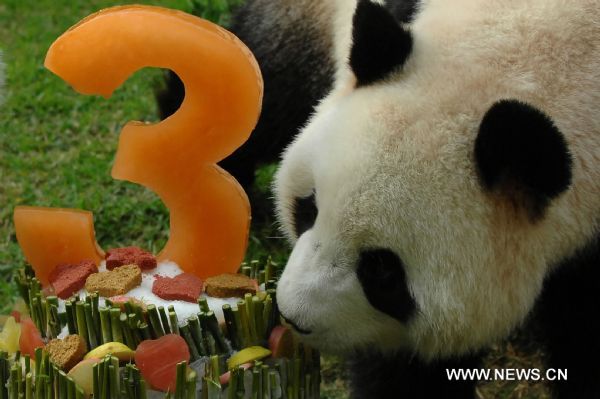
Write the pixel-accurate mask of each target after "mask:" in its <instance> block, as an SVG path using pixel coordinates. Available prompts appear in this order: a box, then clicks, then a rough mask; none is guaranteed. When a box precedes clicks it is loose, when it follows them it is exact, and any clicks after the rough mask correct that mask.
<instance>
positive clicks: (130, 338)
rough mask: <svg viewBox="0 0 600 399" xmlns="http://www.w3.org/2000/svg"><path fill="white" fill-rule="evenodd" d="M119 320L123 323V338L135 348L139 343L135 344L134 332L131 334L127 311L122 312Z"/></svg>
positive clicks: (128, 344) (126, 343)
mask: <svg viewBox="0 0 600 399" xmlns="http://www.w3.org/2000/svg"><path fill="white" fill-rule="evenodd" d="M119 322H120V324H121V330H122V331H123V340H124V343H125V345H127V346H128V347H130V348H132V349H133V348H135V347H136V346H137V345H136V344H135V339H134V338H133V334H131V329H130V328H129V319H128V317H127V315H126V314H125V313H121V314H120V315H119Z"/></svg>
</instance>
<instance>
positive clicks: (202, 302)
mask: <svg viewBox="0 0 600 399" xmlns="http://www.w3.org/2000/svg"><path fill="white" fill-rule="evenodd" d="M198 306H199V307H200V312H203V313H206V312H208V311H210V308H209V307H208V301H207V299H206V297H203V296H201V297H199V298H198Z"/></svg>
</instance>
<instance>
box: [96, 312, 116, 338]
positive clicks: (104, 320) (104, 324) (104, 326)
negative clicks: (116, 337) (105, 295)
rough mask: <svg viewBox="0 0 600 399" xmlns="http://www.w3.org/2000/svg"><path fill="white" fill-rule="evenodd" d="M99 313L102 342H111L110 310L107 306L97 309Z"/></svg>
mask: <svg viewBox="0 0 600 399" xmlns="http://www.w3.org/2000/svg"><path fill="white" fill-rule="evenodd" d="M98 312H99V315H100V330H101V331H102V343H107V342H113V339H112V331H111V325H110V310H109V309H107V308H101V309H98Z"/></svg>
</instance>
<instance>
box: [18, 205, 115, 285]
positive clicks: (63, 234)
mask: <svg viewBox="0 0 600 399" xmlns="http://www.w3.org/2000/svg"><path fill="white" fill-rule="evenodd" d="M14 222H15V230H16V233H17V241H18V242H19V246H20V247H21V250H22V251H23V255H25V259H26V260H27V262H29V263H30V264H31V266H32V267H33V270H34V271H35V275H36V277H37V278H38V280H40V282H41V283H42V285H47V284H48V276H49V275H50V273H51V272H52V270H54V268H55V267H56V266H58V265H61V264H66V263H79V262H81V261H82V260H91V261H93V262H94V263H95V264H96V265H98V264H100V261H101V260H102V259H104V253H103V252H102V249H100V247H99V246H98V244H97V243H96V237H95V233H94V219H93V216H92V213H91V212H87V211H80V210H77V209H61V208H43V207H29V206H18V207H16V208H15V211H14Z"/></svg>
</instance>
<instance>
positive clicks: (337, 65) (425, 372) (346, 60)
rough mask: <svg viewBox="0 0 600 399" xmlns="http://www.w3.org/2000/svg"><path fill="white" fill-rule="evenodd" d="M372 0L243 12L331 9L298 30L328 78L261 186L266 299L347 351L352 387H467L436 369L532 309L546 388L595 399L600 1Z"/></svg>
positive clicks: (308, 335) (429, 393)
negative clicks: (280, 261) (271, 269)
mask: <svg viewBox="0 0 600 399" xmlns="http://www.w3.org/2000/svg"><path fill="white" fill-rule="evenodd" d="M317 3H318V4H320V7H323V8H322V9H321V11H320V12H319V13H316V14H311V13H310V10H311V6H312V5H313V4H317ZM381 3H382V2H378V3H370V2H368V1H365V0H360V1H359V2H358V6H357V2H355V1H347V0H334V1H331V2H317V1H308V0H305V1H298V2H294V5H293V6H290V3H288V2H285V1H281V2H275V1H273V2H265V3H263V2H250V4H249V5H248V6H247V7H248V8H246V9H245V11H243V12H247V13H251V14H253V13H258V15H261V14H260V12H261V10H268V14H262V15H263V16H264V15H280V14H277V12H276V11H274V10H273V9H272V8H273V7H278V6H281V7H283V8H282V9H284V10H286V15H303V18H309V20H310V21H314V24H315V25H316V26H330V30H329V33H330V35H331V36H324V37H323V38H319V39H315V37H314V36H312V37H311V36H307V39H306V40H305V43H307V44H310V47H311V48H313V47H314V48H318V49H321V50H320V51H319V52H316V53H312V54H323V51H325V50H327V49H329V50H330V51H331V52H330V53H328V54H329V55H328V56H326V57H325V60H324V61H323V63H324V65H329V63H330V62H331V63H332V65H333V66H334V73H333V80H332V82H333V83H332V90H330V91H328V94H327V95H326V96H325V97H324V99H322V101H320V102H319V103H318V104H317V105H316V110H315V113H314V115H312V116H310V118H309V119H308V121H307V123H306V125H305V126H304V127H303V128H302V129H301V131H300V134H299V135H298V136H297V137H296V138H295V140H294V142H293V143H292V144H291V145H290V146H289V147H288V148H287V149H286V151H285V153H284V156H283V160H282V164H281V167H280V170H279V171H278V174H277V177H276V182H275V185H274V189H275V194H276V201H277V212H278V215H279V219H280V222H281V224H282V229H283V231H284V233H285V234H286V235H287V236H288V237H289V239H290V240H291V242H292V243H293V244H294V249H293V252H292V254H291V257H290V260H289V262H288V265H287V266H286V270H285V272H284V274H283V276H282V279H281V281H280V285H279V287H278V301H279V304H280V307H281V311H282V315H283V316H284V317H285V318H286V319H287V320H288V321H289V323H290V325H292V326H294V327H295V328H296V329H297V330H298V332H299V334H300V335H302V336H303V339H304V340H305V341H306V342H308V343H311V344H313V345H315V346H318V347H320V348H322V349H324V350H330V351H334V352H338V353H345V354H347V355H349V357H351V358H353V359H354V360H353V362H352V364H354V366H353V367H352V370H353V372H352V376H353V381H352V387H353V397H356V398H395V397H399V398H400V397H410V398H420V397H423V398H429V397H444V398H469V397H475V389H474V388H475V382H474V381H461V382H458V381H449V380H448V377H447V374H446V369H447V368H474V367H479V366H480V358H481V354H482V353H483V352H484V351H485V350H486V348H487V347H488V346H489V345H490V344H491V343H493V342H495V341H497V340H500V339H503V338H505V337H506V336H507V335H508V334H509V333H510V332H511V331H513V330H514V329H515V328H517V327H518V326H520V325H522V323H523V322H524V321H525V320H528V319H534V320H536V321H537V322H539V323H540V325H541V328H539V329H538V330H536V331H537V332H538V333H539V339H540V340H541V341H542V342H544V343H545V344H546V347H545V351H546V353H547V354H548V363H547V365H546V366H547V367H548V368H555V369H567V370H568V380H567V381H556V382H555V383H554V384H553V389H554V392H555V394H556V397H559V398H600V380H599V379H598V378H597V376H598V375H600V366H599V365H598V361H597V359H598V357H600V321H599V317H598V313H599V312H598V310H599V308H600V295H598V289H597V287H598V284H599V283H600V275H599V274H600V269H599V267H600V247H599V246H598V245H599V244H600V243H599V242H598V241H599V240H600V235H599V231H598V218H599V216H600V201H599V200H600V163H599V162H600V142H599V140H600V118H599V117H598V113H597V110H598V109H599V107H600V31H599V30H598V29H597V27H598V26H599V24H600V3H598V2H597V1H596V0H576V1H567V0H527V1H522V0H520V1H517V0H458V1H454V2H448V1H445V0H428V1H423V2H421V3H415V2H402V1H396V2H394V1H390V2H387V4H384V5H379V4H381ZM325 4H326V5H325ZM253 7H254V8H253ZM269 7H271V8H269ZM286 7H288V8H286ZM289 7H297V8H298V9H301V10H309V11H308V14H302V13H301V12H300V11H299V10H298V9H296V8H289ZM293 10H296V11H293ZM313 10H314V9H313ZM385 10H387V11H385ZM390 11H396V12H399V13H400V15H398V14H395V15H394V13H393V12H390ZM384 12H386V13H388V12H389V13H390V14H389V15H391V16H393V17H394V18H389V15H388V14H384ZM295 13H299V14H295ZM244 18H250V17H249V16H245V17H244ZM281 21H285V19H283V20H281ZM271 23H273V22H272V21H271ZM392 23H393V25H392ZM290 26H294V25H293V24H292V25H290ZM305 26H306V21H304V22H303V24H299V25H295V27H296V28H295V29H294V30H293V34H292V37H294V40H295V41H296V40H298V39H297V38H298V36H299V35H302V34H303V30H302V29H303V27H305ZM275 27H279V28H280V29H282V30H285V28H281V27H280V26H278V25H277V23H275ZM319 32H321V33H327V32H328V30H327V29H323V30H319ZM254 33H255V34H256V36H255V38H254V39H253V40H255V39H256V37H264V38H265V40H268V37H269V36H270V35H271V34H272V33H269V32H261V30H260V29H257V30H256V31H255V32H254ZM276 38H277V36H276ZM369 40H371V41H372V45H371V46H369ZM378 41H384V42H378ZM299 42H301V43H302V40H300V41H299ZM250 46H251V48H252V43H250ZM390 48H392V49H394V48H401V50H399V51H398V54H390V52H391V50H390ZM382 49H384V50H385V52H384V53H383V54H382V53H378V51H380V50H382ZM304 54H305V55H308V54H309V53H304ZM308 56H310V55H308ZM294 57H298V54H297V53H293V52H290V53H289V55H288V56H285V55H282V54H280V53H279V54H278V59H284V60H292V59H293V58H294ZM299 59H304V58H302V57H300V58H299ZM263 60H266V61H263V65H262V66H263V68H265V67H267V68H268V67H269V66H268V57H267V58H263ZM264 62H266V63H267V65H265V64H264ZM311 65H315V63H314V62H313V63H311ZM317 65H318V62H317ZM328 68H329V67H328ZM365 71H366V72H365ZM292 83H293V82H292ZM296 84H297V85H298V87H300V86H303V85H306V84H307V81H306V80H302V79H301V80H300V81H298V82H296ZM286 93H287V94H286ZM290 93H292V94H293V90H292V91H290V92H288V91H287V90H286V92H285V93H278V92H276V91H273V92H271V95H273V96H274V97H273V98H274V99H273V100H272V101H273V102H274V103H278V101H277V96H279V95H281V98H282V99H283V100H281V101H283V102H282V104H290V103H291V104H293V100H291V102H290V97H288V95H289V94H290ZM289 109H293V107H291V108H289ZM264 112H265V113H268V112H269V108H266V109H265V111H264ZM268 117H269V116H265V118H268ZM294 128H295V127H294ZM288 133H291V132H289V131H288ZM284 134H285V133H284ZM390 381H393V383H390ZM392 388H393V391H392V390H391V389H392Z"/></svg>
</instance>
